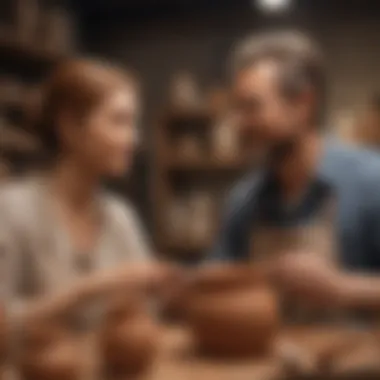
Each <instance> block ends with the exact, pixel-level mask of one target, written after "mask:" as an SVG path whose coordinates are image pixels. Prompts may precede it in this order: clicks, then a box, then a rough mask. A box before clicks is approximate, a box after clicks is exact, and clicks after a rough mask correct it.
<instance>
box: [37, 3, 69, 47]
mask: <svg viewBox="0 0 380 380" xmlns="http://www.w3.org/2000/svg"><path fill="white" fill-rule="evenodd" d="M43 24H44V27H43V32H44V33H43V37H44V46H45V48H46V49H47V50H50V51H54V52H57V53H65V52H70V51H72V50H73V45H74V35H73V30H74V28H73V20H72V16H71V14H69V13H68V12H66V11H65V10H64V9H61V8H58V7H56V8H52V9H50V10H48V11H47V12H46V13H45V15H44V23H43Z"/></svg>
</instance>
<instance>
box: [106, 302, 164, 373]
mask: <svg viewBox="0 0 380 380" xmlns="http://www.w3.org/2000/svg"><path fill="white" fill-rule="evenodd" d="M159 331H160V330H159V326H158V324H157V323H156V322H155V321H154V320H153V319H152V318H151V317H150V316H149V314H148V312H147V308H146V304H145V303H144V302H143V301H142V300H139V299H137V298H136V299H128V300H126V301H118V302H116V303H114V304H113V305H112V306H111V308H110V310H109V312H108V315H107V317H106V319H105V323H104V326H103V328H102V331H101V334H100V347H101V353H102V356H103V360H104V364H105V366H106V370H107V372H108V373H111V374H118V375H136V374H141V373H144V372H146V371H147V370H148V369H149V368H150V366H151V365H152V364H153V361H154V359H155V357H156V354H157V351H158V343H159Z"/></svg>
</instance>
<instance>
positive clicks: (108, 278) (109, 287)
mask: <svg viewBox="0 0 380 380" xmlns="http://www.w3.org/2000/svg"><path fill="white" fill-rule="evenodd" d="M173 271H174V270H173V268H172V267H171V266H169V265H165V264H161V263H157V262H147V263H128V264H124V265H123V266H120V267H117V268H115V269H112V270H107V271H104V272H102V273H100V274H97V275H95V277H93V278H92V279H91V280H90V281H89V282H87V286H86V288H87V289H89V292H90V293H91V292H93V290H94V289H95V292H97V291H98V292H100V293H107V292H108V291H114V290H129V289H154V288H155V287H157V286H160V284H161V283H164V282H165V281H167V279H168V278H170V277H171V276H172V273H173Z"/></svg>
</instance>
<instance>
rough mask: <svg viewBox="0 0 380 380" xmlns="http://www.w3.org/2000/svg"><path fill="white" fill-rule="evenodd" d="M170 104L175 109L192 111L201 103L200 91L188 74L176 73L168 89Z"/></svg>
mask: <svg viewBox="0 0 380 380" xmlns="http://www.w3.org/2000/svg"><path fill="white" fill-rule="evenodd" d="M170 97H171V104H172V105H173V106H174V107H175V108H180V109H194V108H197V107H199V105H200V103H201V96H200V91H199V88H198V85H197V82H196V80H195V79H194V77H193V75H192V74H191V73H190V72H186V71H184V72H179V73H177V74H176V75H175V76H174V78H173V80H172V84H171V88H170Z"/></svg>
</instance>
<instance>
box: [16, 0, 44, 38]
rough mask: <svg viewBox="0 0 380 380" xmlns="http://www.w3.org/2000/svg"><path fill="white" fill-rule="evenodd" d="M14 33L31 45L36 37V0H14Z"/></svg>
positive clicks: (37, 24)
mask: <svg viewBox="0 0 380 380" xmlns="http://www.w3.org/2000/svg"><path fill="white" fill-rule="evenodd" d="M15 9H16V25H15V35H16V37H17V39H18V40H19V41H21V42H22V43H25V44H29V45H32V44H33V43H35V42H36V39H37V37H38V27H39V16H40V9H39V5H38V1H37V0H16V4H15Z"/></svg>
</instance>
